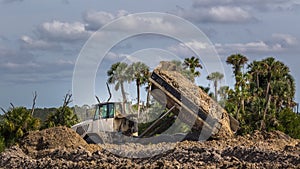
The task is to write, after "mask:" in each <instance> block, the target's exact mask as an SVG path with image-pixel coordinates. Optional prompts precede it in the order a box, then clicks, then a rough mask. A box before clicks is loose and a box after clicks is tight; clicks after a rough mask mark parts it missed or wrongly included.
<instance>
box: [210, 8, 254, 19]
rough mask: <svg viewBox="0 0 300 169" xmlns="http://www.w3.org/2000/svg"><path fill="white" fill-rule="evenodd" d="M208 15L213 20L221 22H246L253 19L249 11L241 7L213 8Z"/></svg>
mask: <svg viewBox="0 0 300 169" xmlns="http://www.w3.org/2000/svg"><path fill="white" fill-rule="evenodd" d="M208 14H209V16H208V17H211V19H212V20H214V21H219V22H245V21H250V20H252V19H253V17H252V16H251V15H250V14H249V13H248V12H247V11H245V10H244V9H242V8H240V7H226V6H219V7H213V8H211V9H210V10H209V11H208Z"/></svg>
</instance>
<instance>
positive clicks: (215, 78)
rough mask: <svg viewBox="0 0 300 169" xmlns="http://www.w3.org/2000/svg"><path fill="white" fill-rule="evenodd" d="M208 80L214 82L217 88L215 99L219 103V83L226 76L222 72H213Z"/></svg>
mask: <svg viewBox="0 0 300 169" xmlns="http://www.w3.org/2000/svg"><path fill="white" fill-rule="evenodd" d="M206 78H207V80H211V81H213V83H214V88H215V99H216V101H218V82H219V81H221V80H222V79H223V78H224V75H223V74H222V73H220V72H213V73H211V74H209V75H208V76H207V77H206Z"/></svg>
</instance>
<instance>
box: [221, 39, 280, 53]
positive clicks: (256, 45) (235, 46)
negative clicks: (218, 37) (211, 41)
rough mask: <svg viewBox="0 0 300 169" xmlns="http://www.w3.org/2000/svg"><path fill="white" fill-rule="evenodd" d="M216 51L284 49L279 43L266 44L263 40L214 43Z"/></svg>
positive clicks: (277, 50)
mask: <svg viewBox="0 0 300 169" xmlns="http://www.w3.org/2000/svg"><path fill="white" fill-rule="evenodd" d="M215 46H216V49H217V51H218V52H219V53H220V54H230V53H260V54H265V53H272V52H281V51H283V50H284V48H283V47H282V45H281V44H279V43H276V44H267V43H266V42H263V41H257V42H248V43H231V44H215Z"/></svg>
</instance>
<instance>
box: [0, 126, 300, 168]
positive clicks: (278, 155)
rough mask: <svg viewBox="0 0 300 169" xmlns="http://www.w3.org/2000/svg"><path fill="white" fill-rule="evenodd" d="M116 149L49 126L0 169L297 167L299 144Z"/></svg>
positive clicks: (268, 140)
mask: <svg viewBox="0 0 300 169" xmlns="http://www.w3.org/2000/svg"><path fill="white" fill-rule="evenodd" d="M119 146H120V145H112V144H109V145H105V144H104V145H93V144H87V143H86V142H85V141H84V140H83V139H82V138H81V137H80V136H79V135H77V134H76V133H75V132H74V131H73V130H71V129H69V128H66V127H55V128H50V129H46V130H42V131H36V132H31V133H29V134H28V135H27V136H26V137H24V138H23V139H22V140H21V142H20V143H19V144H18V145H15V146H13V147H11V148H8V149H6V150H5V151H4V152H2V153H1V154H0V159H1V161H0V168H300V140H297V139H292V138H290V137H289V136H287V135H285V134H283V133H281V132H279V131H273V132H254V133H253V134H251V135H245V136H234V137H232V138H227V139H221V140H210V141H205V142H200V141H184V142H179V143H159V144H152V145H140V144H138V145H137V144H134V143H128V144H125V145H122V149H123V151H124V150H125V151H124V152H128V153H135V152H136V153H137V154H138V152H141V151H144V153H145V150H147V149H149V146H150V149H151V150H155V149H160V150H161V149H167V151H164V152H163V153H158V154H157V155H155V156H150V157H145V158H128V157H124V156H122V154H113V153H111V151H109V150H112V149H114V147H119ZM149 153H152V152H149ZM127 155H128V154H127Z"/></svg>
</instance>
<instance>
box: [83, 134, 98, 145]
mask: <svg viewBox="0 0 300 169" xmlns="http://www.w3.org/2000/svg"><path fill="white" fill-rule="evenodd" d="M83 139H84V140H85V141H86V142H87V143H88V144H103V140H102V139H101V138H100V137H99V136H98V135H97V134H87V135H85V136H84V137H83Z"/></svg>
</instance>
